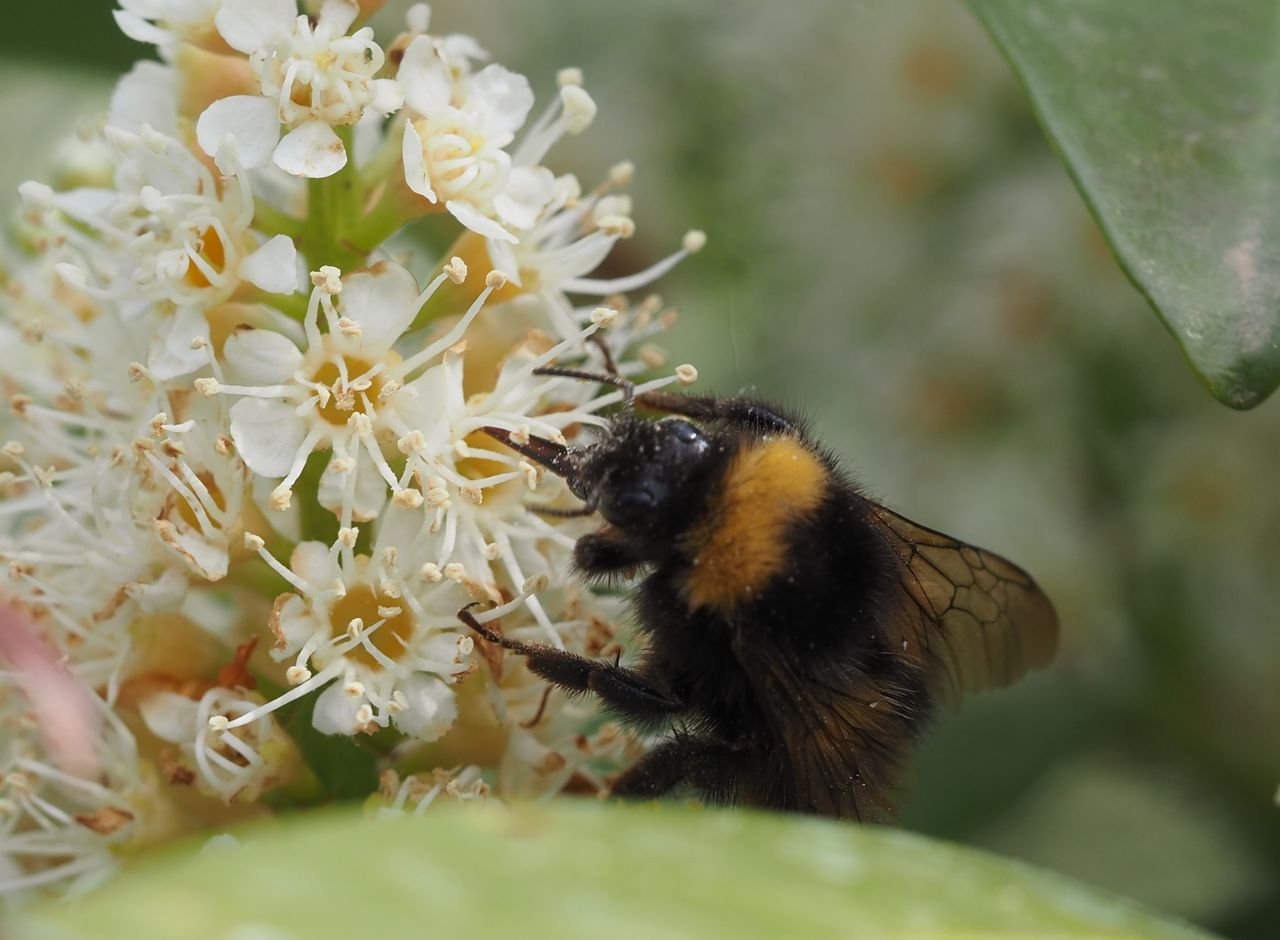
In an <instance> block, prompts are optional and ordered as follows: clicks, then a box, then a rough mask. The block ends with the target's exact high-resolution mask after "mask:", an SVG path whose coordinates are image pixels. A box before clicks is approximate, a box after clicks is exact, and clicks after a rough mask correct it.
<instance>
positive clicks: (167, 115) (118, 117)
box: [107, 61, 178, 137]
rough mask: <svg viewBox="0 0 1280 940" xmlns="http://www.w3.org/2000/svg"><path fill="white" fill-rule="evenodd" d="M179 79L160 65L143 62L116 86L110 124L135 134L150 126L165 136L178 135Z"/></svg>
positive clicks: (108, 121)
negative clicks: (147, 125) (145, 126)
mask: <svg viewBox="0 0 1280 940" xmlns="http://www.w3.org/2000/svg"><path fill="white" fill-rule="evenodd" d="M177 87H178V80H177V77H176V75H175V73H174V70H173V69H171V68H169V67H168V66H167V65H161V64H160V63H159V62H147V61H142V62H138V63H136V64H135V65H134V67H133V68H132V69H130V70H129V74H127V75H125V76H124V78H122V79H120V81H119V82H117V83H116V90H115V91H114V92H112V94H111V110H110V111H109V112H108V117H107V123H109V124H110V125H111V126H112V127H119V128H123V129H125V130H128V131H133V132H134V133H135V134H136V133H138V132H140V131H141V130H142V126H143V125H144V124H149V125H151V127H153V128H154V129H155V130H158V131H159V132H160V133H162V134H167V135H169V136H171V137H172V136H173V135H175V134H176V133H177V132H178V93H177Z"/></svg>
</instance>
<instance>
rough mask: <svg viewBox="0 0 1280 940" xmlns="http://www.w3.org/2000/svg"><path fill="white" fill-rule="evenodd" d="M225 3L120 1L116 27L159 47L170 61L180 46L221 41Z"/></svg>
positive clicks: (202, 0)
mask: <svg viewBox="0 0 1280 940" xmlns="http://www.w3.org/2000/svg"><path fill="white" fill-rule="evenodd" d="M220 5H221V0H120V9H118V10H113V11H112V15H113V16H115V18H116V25H117V26H119V27H120V31H121V32H122V33H124V34H125V35H126V36H128V37H129V38H130V39H133V40H136V41H138V42H146V43H151V44H152V45H155V46H156V47H158V48H159V49H160V52H161V54H162V55H165V56H166V57H167V56H169V55H171V54H172V53H173V50H174V48H175V47H176V46H177V45H178V43H180V42H190V43H194V44H196V45H202V44H207V43H209V42H210V40H212V39H215V38H216V37H217V33H216V31H215V29H214V16H215V15H216V14H217V12H218V7H219V6H220Z"/></svg>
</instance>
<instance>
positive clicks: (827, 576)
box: [459, 367, 1058, 820]
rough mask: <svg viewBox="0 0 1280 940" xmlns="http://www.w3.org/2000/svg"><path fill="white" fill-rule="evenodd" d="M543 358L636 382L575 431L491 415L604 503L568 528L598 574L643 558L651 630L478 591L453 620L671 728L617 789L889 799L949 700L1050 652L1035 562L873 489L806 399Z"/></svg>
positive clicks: (840, 800)
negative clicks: (477, 603) (485, 601)
mask: <svg viewBox="0 0 1280 940" xmlns="http://www.w3.org/2000/svg"><path fill="white" fill-rule="evenodd" d="M540 371H542V372H543V373H544V374H551V375H567V376H572V377H577V378H582V379H588V380H596V381H601V382H608V383H610V384H613V385H616V386H618V387H620V388H622V389H623V391H624V395H625V405H624V407H623V409H622V410H621V411H620V412H619V413H618V414H617V415H616V416H615V417H614V418H612V420H611V423H610V425H609V427H608V428H606V429H605V431H604V433H603V434H602V435H601V436H600V437H599V438H598V439H597V440H595V441H594V442H593V443H590V444H587V445H585V446H565V445H562V444H557V443H554V442H552V441H548V440H543V439H540V438H536V437H533V438H528V439H525V438H521V439H520V440H516V439H514V438H513V436H512V434H511V433H509V432H507V431H504V430H502V429H500V428H492V427H491V428H487V429H486V431H487V433H488V434H489V435H490V436H492V437H494V438H496V439H497V440H498V441H500V442H502V443H503V444H505V445H506V446H508V447H511V448H513V449H514V450H516V451H519V452H520V453H522V454H524V455H525V456H527V457H528V458H530V459H531V460H534V461H536V462H537V463H539V464H541V465H542V466H544V467H546V468H547V469H549V470H550V471H552V472H553V473H556V474H558V475H560V476H562V477H563V478H564V479H565V480H566V481H567V483H568V486H569V488H570V490H571V491H572V492H573V494H574V495H575V496H577V497H578V498H579V499H581V500H582V501H583V505H582V507H581V509H578V510H568V511H565V510H561V511H560V512H559V513H558V514H561V515H566V514H574V515H578V514H580V515H589V514H594V513H596V512H599V514H600V515H601V516H602V517H603V520H604V524H603V525H602V527H601V528H600V529H599V530H598V531H595V532H593V533H590V534H587V535H584V536H582V537H581V538H580V539H579V540H578V541H577V543H576V545H575V548H574V560H575V563H576V566H577V568H578V570H579V572H580V573H581V574H582V575H583V576H584V577H585V578H586V579H588V580H589V581H596V582H599V581H608V580H610V579H616V578H619V577H622V576H624V575H626V574H629V573H632V572H636V571H639V572H643V574H642V577H641V579H640V580H639V582H638V584H637V585H636V586H635V588H634V590H633V594H632V604H633V609H634V615H635V621H636V625H637V628H638V633H639V636H640V639H641V640H642V641H643V644H644V650H643V652H642V654H641V655H640V657H639V660H638V662H636V663H635V664H634V665H631V666H623V665H621V664H620V663H618V662H615V661H607V660H595V659H590V658H587V657H583V656H579V655H576V654H573V653H570V652H567V651H564V650H560V649H555V648H552V647H549V646H541V645H534V644H527V643H522V642H519V641H516V640H513V639H509V638H507V637H505V636H503V635H502V633H501V632H500V631H499V630H498V629H495V626H496V625H491V624H486V623H482V622H481V621H480V620H478V619H477V618H476V616H475V615H474V614H473V613H472V612H471V609H470V608H464V609H463V610H462V611H460V612H459V618H460V619H461V620H462V621H463V623H465V624H466V625H467V626H468V627H470V628H471V629H472V630H474V631H475V632H476V633H477V634H479V635H480V636H481V637H482V638H483V639H484V640H486V641H488V642H489V643H492V644H496V645H498V646H501V647H503V648H505V649H507V650H510V651H512V652H514V653H517V654H520V655H522V656H524V657H525V659H526V662H527V664H528V666H529V668H530V669H531V670H532V671H533V672H535V673H536V674H538V675H539V676H541V677H543V678H545V679H546V680H547V681H548V682H550V683H552V684H553V685H556V686H559V687H560V688H562V689H565V690H567V691H568V692H570V693H591V694H594V695H595V696H596V697H597V698H598V699H599V700H600V702H602V703H603V705H604V706H605V707H606V708H607V709H608V710H610V711H611V712H613V713H615V714H616V715H617V716H618V717H620V718H621V719H622V720H624V721H625V722H627V723H629V724H630V725H632V726H633V727H638V728H639V729H642V730H648V731H655V732H656V731H659V730H661V729H666V730H667V734H666V735H665V737H664V738H663V739H662V740H661V742H660V743H658V744H657V745H656V746H655V747H654V748H653V749H652V750H651V751H649V753H648V754H647V755H645V756H644V757H643V758H641V759H640V760H639V761H638V762H636V763H635V764H633V765H632V766H631V767H630V768H629V769H627V770H625V771H623V772H622V773H621V774H620V775H619V776H618V777H616V778H615V780H614V781H613V783H612V787H611V792H612V794H613V795H615V796H620V797H632V798H650V797H659V796H662V795H664V794H667V793H669V792H672V791H675V790H677V789H691V790H693V791H695V792H696V793H698V794H700V795H701V796H702V797H703V798H704V799H707V800H710V801H714V802H724V803H738V804H744V805H749V806H755V807H761V808H767V809H775V810H790V811H799V812H806V813H817V814H822V815H827V816H834V817H838V818H850V819H857V820H868V819H885V818H891V817H892V815H893V798H894V795H895V790H896V789H897V787H898V785H899V778H900V775H901V771H902V769H903V764H904V761H905V759H906V757H907V756H908V754H909V752H910V750H911V747H912V745H913V743H914V742H915V740H916V739H917V738H918V737H919V736H920V733H921V731H922V729H923V728H924V727H925V725H926V723H927V722H928V720H929V718H930V716H931V714H932V713H933V711H934V710H935V706H936V705H937V704H938V703H945V704H951V703H954V702H955V700H956V699H957V698H958V696H959V695H960V694H961V693H964V692H974V691H979V690H982V689H990V688H995V687H1000V686H1005V685H1007V684H1009V683H1011V682H1013V681H1014V680H1015V679H1017V678H1018V677H1019V676H1021V675H1022V674H1023V673H1025V672H1026V671H1028V670H1029V669H1035V668H1039V667H1042V666H1044V665H1046V664H1047V663H1048V662H1049V661H1050V660H1051V659H1052V657H1053V655H1054V651H1055V648H1056V646H1057V638H1058V621H1057V617H1056V615H1055V613H1054V610H1053V607H1052V605H1051V604H1050V602H1049V600H1048V599H1047V598H1046V597H1045V595H1044V594H1043V593H1042V592H1041V590H1040V588H1039V587H1038V586H1037V585H1036V583H1035V581H1034V580H1032V578H1031V576H1030V575H1028V574H1027V573H1026V572H1025V571H1023V570H1022V569H1021V568H1019V567H1017V566H1016V565H1014V564H1012V563H1011V562H1008V561H1006V560H1005V559H1003V558H1001V557H1000V556H998V555H995V554H992V553H991V552H988V551H984V550H983V549H980V548H975V547H974V546H972V545H967V544H965V543H964V542H961V541H958V540H956V539H953V538H951V537H950V536H947V535H943V534H942V533H940V532H937V531H934V530H933V529H929V528H925V527H924V526H921V525H917V524H916V523H914V522H911V521H909V520H907V519H905V518H903V517H902V516H900V515H898V514H896V513H894V512H892V511H890V510H889V509H886V508H885V507H884V506H881V505H880V504H878V503H876V502H875V501H873V500H871V499H869V498H868V497H867V496H865V495H863V493H862V492H861V491H860V490H859V489H858V488H857V487H856V486H855V485H854V483H853V482H852V481H851V480H850V478H849V477H848V475H847V474H846V472H845V471H844V470H843V469H842V467H841V464H840V462H839V461H838V460H837V459H836V457H835V456H834V455H832V454H831V453H830V452H829V451H828V450H826V449H825V448H824V447H823V446H822V445H821V444H819V443H818V442H817V441H815V440H814V439H813V438H812V437H811V436H810V433H809V431H808V430H807V428H806V427H805V425H804V423H803V422H802V421H801V420H800V419H798V418H797V417H796V416H794V415H792V414H790V413H788V412H787V411H785V410H783V409H779V408H775V407H773V406H771V405H768V404H765V403H762V402H759V401H755V400H752V399H749V398H717V397H707V396H693V395H682V394H675V393H667V392H650V393H648V394H645V395H642V396H639V397H636V396H634V393H633V389H632V386H631V383H630V382H628V381H627V380H625V379H623V378H622V377H620V376H619V375H617V373H616V372H613V373H612V374H609V375H604V374H601V375H595V374H593V373H587V372H578V371H575V370H570V369H560V368H554V367H552V368H547V369H543V370H540ZM637 406H639V408H642V409H643V410H645V411H653V412H664V413H665V414H666V416H665V417H662V418H661V419H658V420H652V419H646V418H643V417H641V416H639V415H638V414H637V413H636V411H637ZM473 606H474V605H473Z"/></svg>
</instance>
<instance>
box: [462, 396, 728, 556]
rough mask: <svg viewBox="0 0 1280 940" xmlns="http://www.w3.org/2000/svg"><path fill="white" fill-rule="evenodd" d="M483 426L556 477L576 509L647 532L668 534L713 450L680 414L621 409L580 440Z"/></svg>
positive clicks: (691, 509) (679, 524)
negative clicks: (598, 431) (516, 436)
mask: <svg viewBox="0 0 1280 940" xmlns="http://www.w3.org/2000/svg"><path fill="white" fill-rule="evenodd" d="M485 430H486V432H487V433H488V434H490V435H491V436H492V437H495V438H497V439H498V440H500V441H502V442H503V443H504V444H506V445H507V446H508V447H512V448H514V449H515V450H517V451H519V452H520V453H522V454H524V455H525V456H527V457H529V458H530V459H532V460H535V461H537V462H538V463H540V464H542V466H544V467H546V468H547V469H548V470H550V471H551V472H552V473H555V474H558V475H559V476H562V477H564V479H565V480H566V482H568V484H569V489H570V490H572V491H573V493H574V495H575V496H577V497H578V498H579V499H581V500H583V502H584V503H585V506H584V507H583V513H582V514H583V515H587V514H590V513H591V512H594V511H596V510H597V509H598V510H599V511H600V514H601V515H603V516H604V518H605V519H606V520H607V521H608V522H609V523H610V524H611V525H613V526H616V527H617V528H619V529H621V530H622V531H624V532H627V533H628V534H633V535H637V536H642V537H648V538H660V537H670V536H672V535H674V534H677V533H678V532H679V531H681V530H682V529H683V528H685V527H686V526H687V525H688V524H689V522H690V520H691V519H692V517H693V515H694V513H695V509H696V506H697V505H698V504H699V501H700V495H701V490H702V485H701V483H702V480H703V478H704V477H705V476H706V474H705V472H704V471H705V470H706V469H707V468H708V467H709V466H710V462H711V460H712V457H713V455H714V453H715V450H716V446H715V444H714V442H713V441H712V439H711V438H710V436H708V434H707V433H706V432H705V431H703V430H702V429H701V428H699V427H698V426H697V425H695V424H692V423H691V422H689V421H686V420H684V419H683V418H663V419H662V420H660V421H646V420H643V419H641V418H637V417H635V416H633V415H631V414H624V415H622V416H620V417H619V418H617V419H615V421H614V423H613V424H612V425H610V427H609V429H608V430H607V431H606V433H605V435H604V436H603V437H602V438H601V439H600V440H598V441H596V442H595V443H593V444H590V445H588V446H587V447H583V448H572V447H565V446H564V445H561V444H555V443H553V442H551V441H547V440H543V439H542V438H534V437H531V438H529V441H528V443H527V444H526V443H523V442H517V441H513V440H512V438H511V435H510V434H509V433H508V432H506V431H503V430H501V429H499V428H486V429H485Z"/></svg>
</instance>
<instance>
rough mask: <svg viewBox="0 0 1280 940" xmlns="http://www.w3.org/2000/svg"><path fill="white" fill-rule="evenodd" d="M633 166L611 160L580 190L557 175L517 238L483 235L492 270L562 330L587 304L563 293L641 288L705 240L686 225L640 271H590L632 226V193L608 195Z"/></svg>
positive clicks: (579, 320)
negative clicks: (536, 301)
mask: <svg viewBox="0 0 1280 940" xmlns="http://www.w3.org/2000/svg"><path fill="white" fill-rule="evenodd" d="M632 172H633V168H632V167H631V164H629V163H620V164H618V165H617V166H615V167H614V168H613V169H612V170H611V171H610V173H609V178H608V180H606V182H605V183H604V184H602V185H601V186H599V187H597V188H596V189H595V190H594V191H593V192H591V193H588V194H587V195H586V196H583V195H582V193H581V189H580V187H579V185H578V181H577V179H575V178H574V177H573V176H564V177H561V178H560V179H558V180H556V188H555V196H554V198H553V199H552V200H551V202H550V203H549V204H548V205H547V206H546V207H545V210H544V211H543V213H542V215H541V216H540V217H539V219H538V220H537V222H536V223H535V224H534V225H533V226H532V228H531V229H530V230H529V231H528V232H527V233H524V234H522V236H521V239H520V242H519V244H515V245H513V244H510V243H509V242H508V241H507V240H505V239H501V238H489V239H488V241H487V246H488V254H489V258H490V261H491V262H492V264H493V267H494V269H495V270H497V271H501V272H502V273H503V274H505V275H507V277H508V278H510V279H511V281H512V282H513V283H514V284H516V285H517V286H519V287H521V288H522V289H523V290H524V292H526V293H532V294H534V295H536V296H537V297H539V298H540V299H541V300H542V302H543V303H544V304H546V308H547V312H548V314H549V316H550V318H551V322H552V323H553V324H554V325H555V327H556V330H557V332H559V334H560V335H561V336H562V337H565V338H568V337H569V336H572V335H574V334H576V333H577V332H578V330H580V329H581V328H582V326H583V324H584V323H585V322H586V320H587V319H588V318H589V316H590V310H591V308H582V309H581V310H580V309H579V308H577V307H576V305H575V304H574V303H573V301H572V300H570V298H569V296H568V295H570V294H586V295H589V296H596V297H607V296H610V295H615V294H624V293H628V292H630V291H634V290H639V289H640V288H642V287H647V286H648V285H650V284H652V283H653V282H654V281H656V280H658V279H659V278H660V277H662V276H663V275H665V274H666V273H667V272H668V271H670V270H671V269H672V268H674V267H675V266H676V265H677V264H679V263H680V262H681V261H683V260H684V259H685V258H687V257H688V256H689V255H691V254H694V253H695V252H698V251H700V250H701V249H702V247H703V245H704V244H705V243H706V236H705V235H704V234H703V233H702V232H700V231H696V230H695V231H690V232H687V233H686V234H685V236H684V239H683V242H682V244H681V246H680V249H679V250H677V251H675V252H673V253H672V254H670V255H668V256H667V257H665V258H663V259H661V260H660V261H658V262H656V263H654V264H652V265H650V266H649V267H648V268H646V269H644V270H642V271H637V272H636V273H634V274H628V275H623V276H621V277H615V278H593V277H591V276H590V275H591V273H592V272H593V271H595V270H596V269H597V268H598V267H599V266H600V264H601V262H603V261H604V259H605V258H606V257H607V256H608V255H609V252H611V251H612V250H613V247H614V245H616V244H617V243H618V241H619V240H620V239H624V238H630V237H631V235H632V234H633V233H634V232H635V224H634V223H633V222H632V221H631V200H630V199H629V198H627V197H626V196H621V195H609V194H608V192H609V190H610V189H611V188H613V187H615V186H618V185H624V184H625V183H627V182H629V181H630V179H631V176H632Z"/></svg>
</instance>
